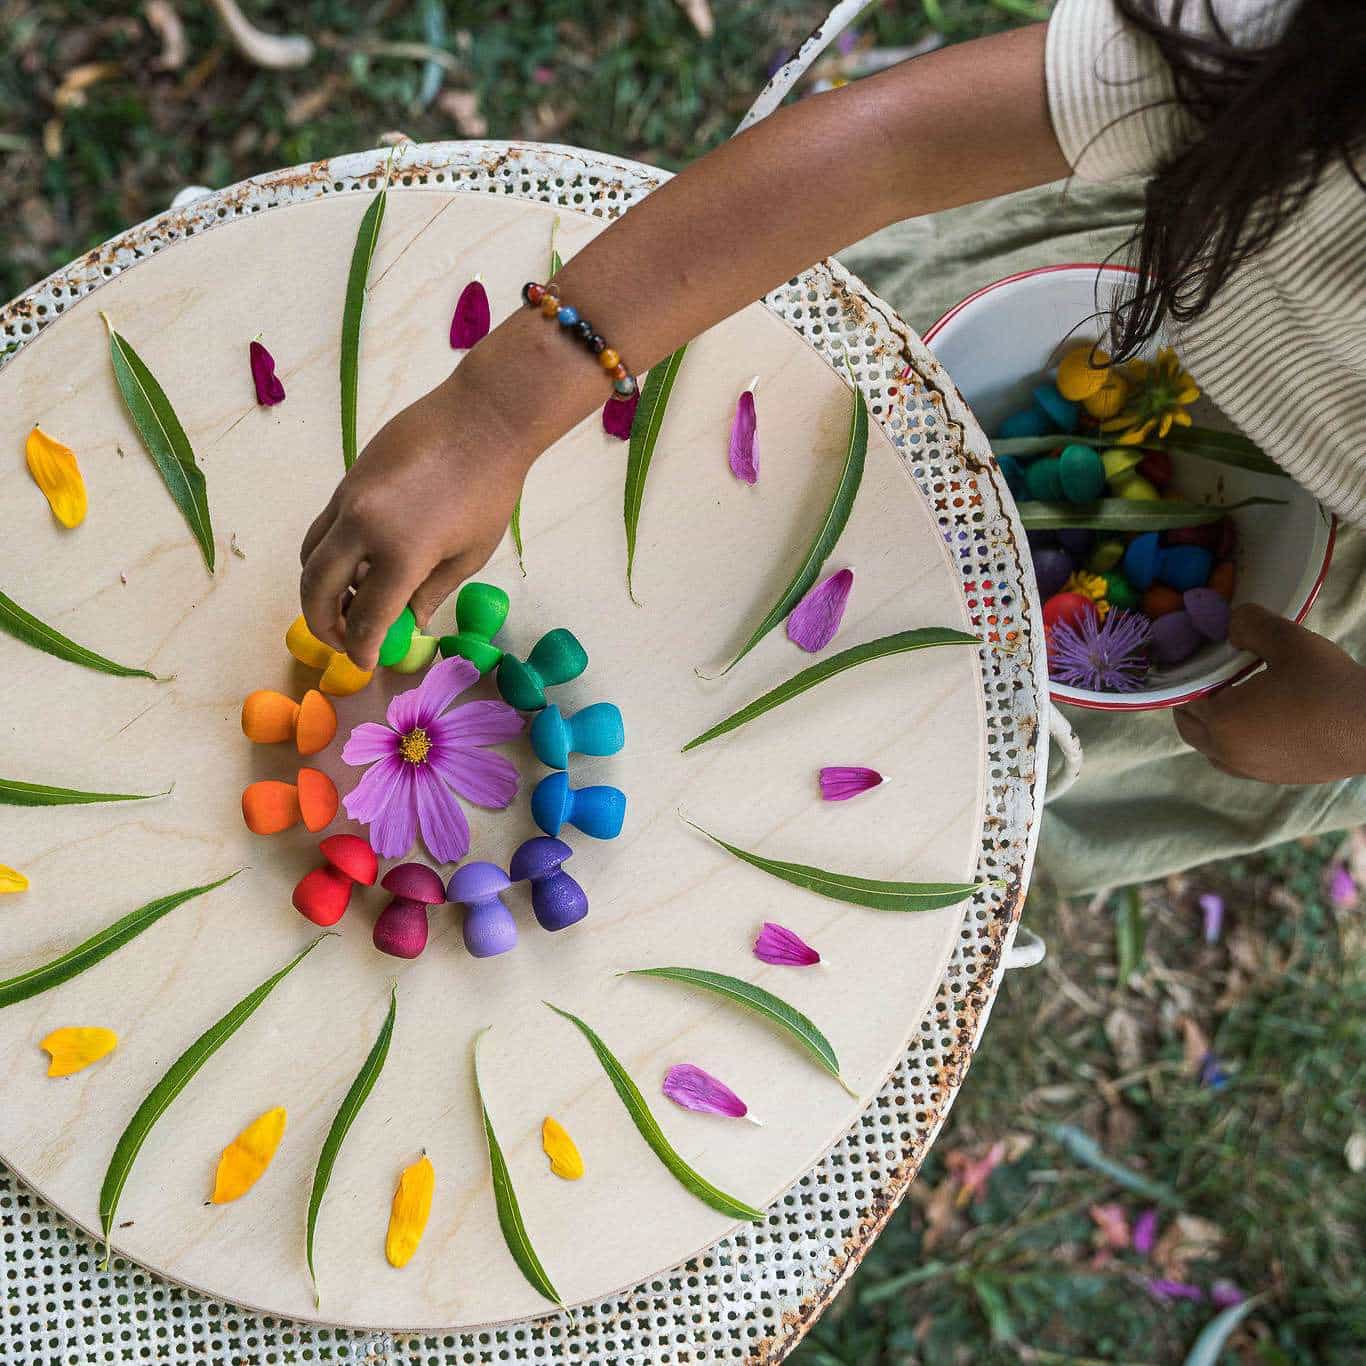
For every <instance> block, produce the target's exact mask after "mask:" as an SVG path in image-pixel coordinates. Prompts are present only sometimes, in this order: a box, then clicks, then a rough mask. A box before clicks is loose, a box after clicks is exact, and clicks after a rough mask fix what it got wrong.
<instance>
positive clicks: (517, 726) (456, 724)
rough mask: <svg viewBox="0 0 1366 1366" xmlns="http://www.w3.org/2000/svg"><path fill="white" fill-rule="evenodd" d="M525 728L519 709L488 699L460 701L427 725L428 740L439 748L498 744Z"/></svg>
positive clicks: (466, 747) (515, 735) (463, 747)
mask: <svg viewBox="0 0 1366 1366" xmlns="http://www.w3.org/2000/svg"><path fill="white" fill-rule="evenodd" d="M525 729H526V722H525V721H524V720H523V719H522V714H521V712H519V711H517V710H516V709H515V708H513V707H510V706H508V704H507V703H506V702H500V701H499V700H498V699H497V698H488V699H485V700H482V701H479V702H462V703H461V704H460V706H458V707H454V708H452V710H450V711H448V712H447V713H446V714H445V716H441V717H438V718H437V719H436V720H435V721H432V722H431V723H430V724H429V725H428V726H427V734H428V735H429V736H430V737H431V740H432V743H433V744H434V745H436V746H437V747H438V748H440V749H472V748H473V747H474V746H475V745H501V744H503V743H504V742H505V741H507V740H515V739H516V738H517V737H518V736H519V735H520V734H521V733H522V732H523V730H525Z"/></svg>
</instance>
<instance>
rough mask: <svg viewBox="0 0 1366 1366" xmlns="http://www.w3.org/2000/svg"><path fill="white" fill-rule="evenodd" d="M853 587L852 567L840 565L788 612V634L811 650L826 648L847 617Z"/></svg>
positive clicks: (790, 638)
mask: <svg viewBox="0 0 1366 1366" xmlns="http://www.w3.org/2000/svg"><path fill="white" fill-rule="evenodd" d="M853 588H854V571H853V570H852V569H841V570H840V571H839V572H838V573H837V574H831V576H830V577H829V578H828V579H826V580H825V581H824V582H822V583H818V584H817V585H816V586H815V587H814V588H812V589H811V590H810V591H809V592H808V593H807V595H806V596H805V597H804V598H803V599H802V600H801V601H800V602H799V603H798V604H797V605H796V606H795V607H794V608H793V609H792V611H791V613H790V614H789V616H788V618H787V638H788V639H789V640H790V641H791V642H792V643H793V644H794V645H800V646H801V647H802V649H803V650H808V651H810V653H812V654H815V653H816V651H817V650H823V649H825V647H826V646H827V645H829V644H830V642H831V641H832V640H834V638H835V632H836V631H838V630H839V628H840V622H841V621H843V620H844V609H845V607H846V605H847V604H848V602H849V594H850V593H851V592H852V591H853Z"/></svg>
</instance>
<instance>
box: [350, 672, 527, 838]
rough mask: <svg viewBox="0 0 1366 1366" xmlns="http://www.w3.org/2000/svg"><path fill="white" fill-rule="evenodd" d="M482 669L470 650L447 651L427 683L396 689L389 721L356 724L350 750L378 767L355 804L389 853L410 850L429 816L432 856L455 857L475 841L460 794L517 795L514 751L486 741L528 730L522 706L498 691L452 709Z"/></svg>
mask: <svg viewBox="0 0 1366 1366" xmlns="http://www.w3.org/2000/svg"><path fill="white" fill-rule="evenodd" d="M478 678H479V670H478V669H477V668H475V666H474V665H473V664H471V663H470V662H469V660H467V659H461V658H460V657H459V656H458V655H457V656H454V657H452V658H451V659H443V660H442V661H441V662H440V663H439V664H435V665H433V666H432V668H431V669H429V670H428V671H427V676H426V677H425V678H424V679H423V680H422V683H421V684H420V686H418V687H416V688H410V689H409V690H408V691H407V692H401V693H399V694H398V695H397V696H396V697H394V699H393V700H392V701H391V702H390V703H389V710H388V712H387V713H386V714H385V720H386V722H387V724H386V725H380V724H379V723H378V722H376V721H365V722H362V723H361V724H360V725H359V726H357V727H356V728H355V730H353V731H352V732H351V738H350V739H349V740H348V741H347V742H346V748H345V749H343V750H342V759H343V760H344V761H345V762H346V763H348V764H351V765H353V766H354V767H360V766H362V765H365V764H370V765H371V768H370V770H369V771H368V772H367V773H366V774H365V776H364V777H363V778H362V779H361V780H360V782H359V783H357V784H356V786H355V787H354V788H353V789H352V791H351V792H349V793H348V794H347V796H346V800H345V803H344V804H345V806H346V814H347V815H348V816H350V817H351V819H352V820H355V821H360V822H361V824H363V825H368V826H369V827H370V844H371V846H372V847H373V849H374V851H375V853H377V854H379V855H380V856H381V857H383V858H403V857H404V856H405V855H406V854H407V852H408V851H409V849H411V848H412V846H413V839H414V837H415V836H416V833H417V829H418V827H419V826H421V828H422V839H423V842H424V843H425V844H426V846H427V849H428V851H429V852H430V853H431V855H432V857H433V858H434V859H436V860H437V861H438V862H440V863H454V862H456V861H457V860H458V859H462V858H464V857H465V855H466V854H467V853H469V849H470V827H469V822H468V821H467V820H466V819H465V813H464V811H463V810H462V808H461V806H460V803H459V802H458V801H457V800H456V794H457V793H459V795H460V796H462V797H464V798H465V799H466V800H467V801H471V802H474V803H475V805H477V806H486V807H492V808H494V809H495V810H502V809H503V808H504V807H506V806H507V805H508V804H509V803H510V802H511V801H512V799H513V798H514V797H515V796H516V795H517V769H516V768H515V767H514V766H513V764H512V761H511V760H509V759H505V758H504V757H503V756H502V755H501V754H491V753H489V752H488V751H487V750H486V749H484V748H482V746H484V745H497V744H502V743H503V742H504V741H506V740H512V739H515V738H516V737H517V736H518V735H520V734H521V733H522V718H521V717H520V716H519V715H518V714H517V712H515V711H514V710H513V709H512V708H511V707H510V706H508V704H507V703H506V702H501V701H497V700H488V701H479V702H466V703H465V704H464V705H463V706H459V707H456V708H455V709H454V710H452V711H449V712H447V711H446V709H447V708H448V707H449V706H450V705H451V703H452V702H454V701H455V699H456V698H457V697H459V696H460V694H461V693H462V692H464V691H465V689H466V688H468V687H469V686H470V685H471V684H472V683H475V682H477V681H478ZM443 713H444V714H443ZM452 789H454V791H452Z"/></svg>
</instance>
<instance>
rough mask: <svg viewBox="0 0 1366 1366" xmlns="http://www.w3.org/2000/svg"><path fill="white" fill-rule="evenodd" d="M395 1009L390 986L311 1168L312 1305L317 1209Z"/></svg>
mask: <svg viewBox="0 0 1366 1366" xmlns="http://www.w3.org/2000/svg"><path fill="white" fill-rule="evenodd" d="M397 1012H398V987H397V986H393V987H390V988H389V1010H388V1012H387V1014H386V1015H385V1017H384V1023H383V1024H382V1025H380V1027H379V1033H378V1034H377V1035H376V1036H375V1042H374V1045H373V1047H372V1048H371V1049H370V1052H369V1054H368V1055H367V1056H366V1059H365V1061H364V1062H363V1063H362V1064H361V1068H360V1071H359V1072H357V1073H356V1079H355V1080H354V1081H353V1082H352V1083H351V1087H350V1089H349V1090H348V1091H347V1093H346V1096H345V1097H344V1098H343V1100H342V1103H341V1108H340V1109H339V1110H338V1111H337V1113H336V1114H335V1115H333V1117H332V1125H331V1127H330V1128H329V1129H328V1131H327V1137H326V1138H325V1139H324V1140H323V1146H322V1150H321V1152H319V1154H318V1165H317V1167H315V1168H314V1171H313V1188H312V1190H310V1191H309V1193H308V1232H307V1234H306V1236H305V1239H304V1248H305V1252H306V1255H307V1260H308V1274H309V1277H310V1278H311V1280H312V1281H313V1303H314V1304H315V1305H319V1304H321V1303H322V1297H321V1296H320V1295H319V1293H318V1273H317V1272H316V1271H314V1269H313V1235H314V1234H315V1233H316V1232H317V1229H318V1211H319V1210H320V1209H321V1208H322V1203H323V1196H324V1195H326V1194H327V1183H328V1182H329V1181H331V1180H332V1168H333V1167H335V1166H336V1165H337V1154H338V1153H339V1152H341V1146H342V1144H343V1143H344V1142H346V1135H347V1134H349V1133H350V1132H351V1126H352V1125H353V1124H354V1123H355V1122H356V1116H357V1115H358V1114H360V1109H361V1106H362V1105H364V1104H365V1102H366V1100H367V1099H368V1098H369V1095H370V1092H371V1091H373V1090H374V1089H375V1082H376V1081H377V1080H378V1079H379V1074H380V1073H381V1072H382V1071H384V1060H385V1059H386V1058H387V1057H388V1056H389V1042H390V1040H391V1039H392V1038H393V1037H394V1016H395V1015H396V1014H397Z"/></svg>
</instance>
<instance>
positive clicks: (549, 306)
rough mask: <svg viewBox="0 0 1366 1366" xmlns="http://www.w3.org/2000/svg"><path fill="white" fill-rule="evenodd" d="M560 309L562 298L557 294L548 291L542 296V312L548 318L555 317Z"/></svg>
mask: <svg viewBox="0 0 1366 1366" xmlns="http://www.w3.org/2000/svg"><path fill="white" fill-rule="evenodd" d="M559 311H560V300H559V296H558V295H556V294H551V293H550V291H549V290H547V291H546V293H545V294H544V296H543V297H542V298H541V314H542V316H543V317H546V318H553V317H554V316H555V315H556V314H557V313H558V312H559Z"/></svg>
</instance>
